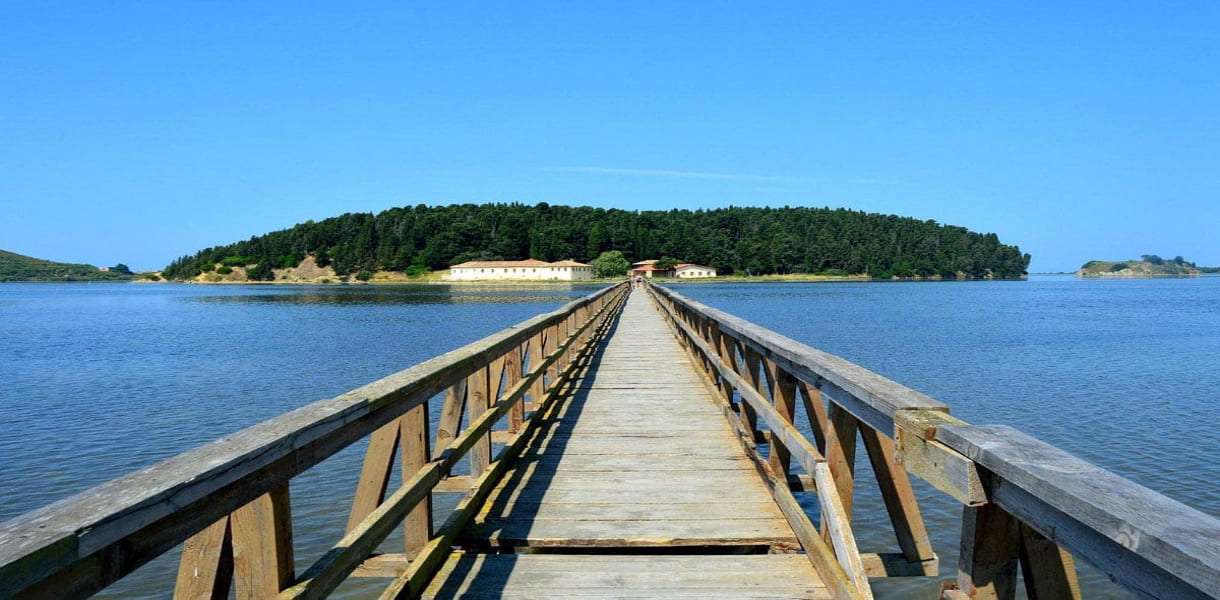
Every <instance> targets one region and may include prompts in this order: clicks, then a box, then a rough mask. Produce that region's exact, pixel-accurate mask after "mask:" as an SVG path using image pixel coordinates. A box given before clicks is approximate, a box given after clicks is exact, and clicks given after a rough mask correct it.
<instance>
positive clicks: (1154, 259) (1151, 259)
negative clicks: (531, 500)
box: [1140, 254, 1165, 267]
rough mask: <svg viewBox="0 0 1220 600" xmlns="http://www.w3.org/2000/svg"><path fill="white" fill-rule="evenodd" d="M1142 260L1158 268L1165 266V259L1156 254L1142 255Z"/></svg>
mask: <svg viewBox="0 0 1220 600" xmlns="http://www.w3.org/2000/svg"><path fill="white" fill-rule="evenodd" d="M1140 258H1141V259H1143V261H1144V262H1146V263H1149V264H1152V265H1156V266H1158V267H1159V266H1161V265H1163V264H1165V259H1163V258H1161V257H1159V256H1157V255H1155V254H1141V255H1140Z"/></svg>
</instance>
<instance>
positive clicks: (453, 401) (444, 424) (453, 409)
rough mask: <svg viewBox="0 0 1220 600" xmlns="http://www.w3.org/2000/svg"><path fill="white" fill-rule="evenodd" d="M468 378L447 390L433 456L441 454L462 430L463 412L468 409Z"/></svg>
mask: <svg viewBox="0 0 1220 600" xmlns="http://www.w3.org/2000/svg"><path fill="white" fill-rule="evenodd" d="M466 382H467V380H466V378H462V379H459V380H458V381H457V383H454V384H453V385H451V386H449V388H448V389H446V390H445V403H444V404H443V405H442V406H441V421H440V423H437V425H436V444H434V445H433V446H432V457H433V458H436V457H438V456H440V453H441V452H442V451H444V449H445V447H446V446H448V445H449V442H452V441H453V440H454V438H456V437H457V434H458V432H459V431H461V430H462V413H463V412H464V411H465V410H466V396H467V395H468V394H467V389H466Z"/></svg>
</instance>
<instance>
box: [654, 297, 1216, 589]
mask: <svg viewBox="0 0 1220 600" xmlns="http://www.w3.org/2000/svg"><path fill="white" fill-rule="evenodd" d="M649 291H650V292H652V293H653V296H654V297H655V298H656V299H657V300H658V301H659V303H660V304H661V306H662V307H663V309H664V310H665V312H667V313H668V314H669V315H670V316H671V318H672V320H673V323H674V328H675V331H676V332H677V333H678V335H679V337H680V339H681V340H682V341H683V343H684V344H685V345H686V347H687V348H688V350H689V351H690V352H691V353H692V355H693V356H694V357H695V359H696V361H697V364H702V365H703V367H704V368H705V370H706V372H707V375H708V377H709V380H710V381H711V382H713V384H714V385H715V386H717V388H718V390H719V391H720V394H721V397H722V398H723V400H724V403H725V406H726V407H727V409H726V410H728V411H729V412H730V414H731V415H733V416H734V417H735V418H736V420H737V421H738V423H739V426H740V427H741V430H742V432H743V434H744V435H745V436H746V437H748V438H750V439H751V441H753V440H754V439H766V440H768V441H769V442H770V450H769V457H768V461H769V467H770V469H771V471H773V473H772V475H771V479H772V481H773V482H775V483H777V484H778V482H780V481H783V480H785V479H788V480H791V485H795V486H799V485H802V481H801V479H800V478H792V477H785V476H786V475H787V473H788V469H789V467H788V465H789V461H790V460H792V459H796V460H797V462H799V463H800V464H801V466H802V467H803V468H804V469H805V471H806V472H807V473H809V474H812V475H813V477H812V479H813V480H814V481H813V482H812V483H813V484H814V486H815V487H816V490H817V492H818V498H819V502H820V504H821V510H822V515H821V523H822V531H823V534H824V536H825V537H827V538H829V539H830V540H831V545H832V547H833V552H834V555H835V557H834V558H835V559H836V561H835V562H837V565H827V564H825V563H829V562H830V561H831V558H832V557H831V556H830V555H829V553H828V552H827V549H826V548H825V545H824V544H820V543H819V542H820V539H812V538H813V537H817V536H814V534H813V530H812V529H811V527H812V526H811V525H807V526H806V527H805V528H802V527H797V532H798V536H800V537H801V541H802V544H803V545H804V546H805V548H806V551H807V552H808V553H809V554H810V558H811V561H813V562H814V563H815V565H816V566H819V570H820V571H822V572H823V574H824V575H825V574H826V573H834V572H835V570H834V568H833V567H835V566H837V567H839V568H840V569H841V570H842V572H843V573H844V574H845V578H846V581H847V582H849V583H852V584H854V585H855V587H856V589H850V588H848V589H843V588H845V587H846V586H847V585H848V584H847V583H843V581H842V580H840V581H839V583H838V589H837V590H836V587H835V585H834V584H833V583H832V586H831V587H832V590H836V597H840V598H848V597H853V596H851V594H852V593H855V592H860V591H862V590H861V589H860V588H861V587H863V588H864V590H866V589H867V585H866V584H861V581H862V580H863V578H864V577H866V576H867V577H879V576H886V575H890V576H893V575H929V576H932V575H936V574H937V559H936V555H935V554H933V552H932V548H931V545H930V543H929V541H928V535H927V531H926V529H925V527H924V524H923V520H922V518H921V517H920V514H919V509H918V506H917V505H916V501H915V496H914V493H913V492H912V488H911V485H910V481H909V479H908V476H907V473H911V474H914V475H916V476H918V477H920V478H921V479H923V480H925V481H927V482H928V483H930V484H932V485H933V486H935V487H936V488H938V489H940V490H941V491H944V492H946V493H948V494H949V495H951V496H952V497H953V498H955V499H957V500H958V501H959V502H961V504H962V505H963V513H962V541H961V550H962V552H961V556H960V559H959V567H958V576H957V580H956V581H955V582H953V583H951V584H947V585H946V589H945V591H944V593H943V598H944V599H945V600H960V599H963V598H976V599H981V598H1013V597H1014V595H1015V591H1016V587H1017V585H1018V576H1017V569H1018V567H1019V568H1020V569H1021V576H1022V578H1023V580H1024V583H1025V588H1026V590H1027V593H1028V595H1029V597H1030V598H1042V599H1058V598H1079V597H1080V590H1079V585H1078V584H1077V581H1076V572H1075V567H1074V564H1073V556H1075V557H1079V558H1082V559H1084V560H1086V561H1088V562H1089V563H1091V564H1092V565H1094V566H1096V567H1097V568H1098V569H1100V570H1101V571H1103V572H1104V573H1105V574H1106V575H1108V576H1109V577H1110V578H1111V579H1112V580H1113V581H1115V582H1117V583H1118V584H1120V585H1122V586H1123V587H1125V588H1126V589H1127V590H1129V591H1131V592H1134V593H1135V594H1136V595H1137V596H1138V597H1142V598H1166V599H1168V598H1173V599H1178V598H1215V597H1220V520H1218V519H1216V518H1214V517H1211V516H1209V515H1206V514H1204V513H1202V512H1200V511H1197V510H1195V509H1192V508H1190V507H1188V506H1186V505H1184V504H1181V503H1179V502H1176V501H1174V500H1171V499H1169V498H1167V497H1165V496H1163V495H1160V494H1157V493H1156V492H1153V491H1152V490H1149V489H1147V488H1145V487H1142V486H1139V485H1137V484H1135V483H1132V482H1131V481H1128V480H1126V479H1123V478H1121V477H1119V476H1118V475H1115V474H1114V473H1111V472H1109V471H1106V470H1104V469H1101V468H1099V467H1097V466H1094V465H1092V464H1089V463H1087V462H1085V461H1082V460H1080V459H1078V458H1076V457H1074V456H1071V455H1069V454H1068V453H1066V452H1064V451H1062V450H1059V449H1057V448H1055V447H1052V446H1050V445H1048V444H1045V443H1043V442H1041V441H1039V440H1037V439H1035V438H1032V437H1030V436H1028V435H1026V434H1024V433H1021V432H1019V431H1017V430H1015V429H1013V428H1011V427H1006V426H997V425H989V426H975V425H970V424H968V423H966V422H964V421H961V420H959V419H956V418H954V417H953V416H952V415H950V414H949V407H948V406H946V405H944V404H942V403H940V402H937V401H935V400H933V399H931V398H928V397H927V396H924V395H923V394H920V393H918V392H916V391H914V390H911V389H909V388H906V387H903V386H901V385H899V384H897V383H895V382H893V381H890V380H888V379H886V378H884V377H881V376H879V375H877V374H875V373H872V372H870V371H868V370H866V369H864V368H862V367H860V366H858V365H855V364H852V363H850V362H847V361H846V360H843V359H841V358H839V357H836V356H833V355H830V354H827V353H825V352H821V351H819V350H815V349H813V348H811V347H809V346H806V345H805V344H801V343H799V342H796V341H794V340H791V339H789V338H786V337H784V336H782V335H779V334H777V333H775V332H772V331H770V330H768V329H765V328H763V327H760V326H758V325H755V324H753V323H749V322H747V321H744V320H742V319H740V318H737V317H734V316H732V315H730V314H727V313H725V312H723V311H719V310H716V309H714V308H711V307H708V306H706V305H703V304H700V303H698V302H695V301H692V300H689V299H687V298H685V297H683V296H681V295H680V294H677V293H675V292H673V291H672V290H669V289H667V288H664V287H658V286H652V285H649ZM797 402H800V403H801V404H803V406H804V409H805V413H806V414H807V415H808V421H809V423H808V424H809V428H810V430H811V431H812V434H813V437H814V441H813V442H812V443H811V442H810V441H809V440H807V439H806V438H805V437H804V436H803V435H801V433H800V432H799V431H798V430H797V428H796V427H794V424H793V415H794V414H795V411H794V408H795V407H796V405H797ZM760 421H761V423H763V424H765V429H767V430H769V431H767V432H766V435H765V436H763V435H762V432H760V431H759V430H760V429H762V427H761V426H760V424H759V423H760ZM857 438H858V439H859V440H861V441H863V443H864V447H865V451H866V453H867V454H868V458H869V460H870V463H871V465H872V467H873V471H874V473H875V474H876V476H877V481H878V484H879V486H880V489H881V492H882V497H883V498H884V500H885V504H886V508H887V510H888V512H889V516H890V520H891V522H892V524H893V526H894V533H895V534H896V536H897V539H898V544H899V546H900V549H901V552H900V553H897V554H881V555H876V554H873V555H870V554H864V555H862V559H861V560H860V561H859V562H858V563H857V562H855V561H852V560H851V551H852V550H853V549H854V542H852V541H851V536H850V533H849V531H850V529H849V528H850V519H851V505H852V496H853V490H854V487H855V485H856V483H857V482H856V481H855V477H854V465H855V456H856V441H857ZM804 485H808V483H805V484H804ZM773 489H774V490H775V491H776V499H777V501H779V502H780V504H781V506H783V507H784V509H785V511H786V512H792V511H794V510H799V507H795V508H793V507H794V506H795V503H794V501H792V500H791V499H790V498H791V494H790V493H789V491H788V489H786V488H784V489H780V486H779V485H774V486H773ZM800 517H801V515H790V517H789V520H790V521H794V522H795V523H798V524H799V522H800V520H801V519H800ZM806 521H807V519H806ZM836 528H837V529H838V530H839V531H837V532H836ZM802 529H804V531H802ZM864 593H867V592H866V591H864Z"/></svg>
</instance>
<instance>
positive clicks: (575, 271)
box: [447, 258, 593, 281]
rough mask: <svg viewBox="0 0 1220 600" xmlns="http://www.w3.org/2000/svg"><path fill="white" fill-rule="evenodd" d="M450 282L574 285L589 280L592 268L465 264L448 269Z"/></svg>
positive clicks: (508, 262)
mask: <svg viewBox="0 0 1220 600" xmlns="http://www.w3.org/2000/svg"><path fill="white" fill-rule="evenodd" d="M447 279H449V280H450V281H494V280H519V281H577V280H581V279H593V267H592V266H591V265H586V264H584V263H579V262H576V261H574V260H561V261H557V262H553V263H552V262H545V261H541V260H536V259H533V258H531V259H529V260H494V261H469V262H464V263H462V264H459V265H452V266H450V267H449V277H448V278H447Z"/></svg>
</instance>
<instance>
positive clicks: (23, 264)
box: [0, 250, 136, 281]
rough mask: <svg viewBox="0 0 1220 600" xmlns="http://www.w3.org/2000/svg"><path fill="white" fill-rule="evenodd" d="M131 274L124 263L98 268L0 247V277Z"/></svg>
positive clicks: (122, 277)
mask: <svg viewBox="0 0 1220 600" xmlns="http://www.w3.org/2000/svg"><path fill="white" fill-rule="evenodd" d="M135 277H136V275H135V274H133V273H132V272H131V269H129V268H127V265H124V264H117V265H115V266H113V267H107V268H98V267H95V266H93V265H81V264H73V263H60V262H53V261H49V260H42V259H40V258H33V257H30V256H23V255H21V254H16V253H13V252H6V251H4V250H0V281H130V280H132V279H134V278H135Z"/></svg>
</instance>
